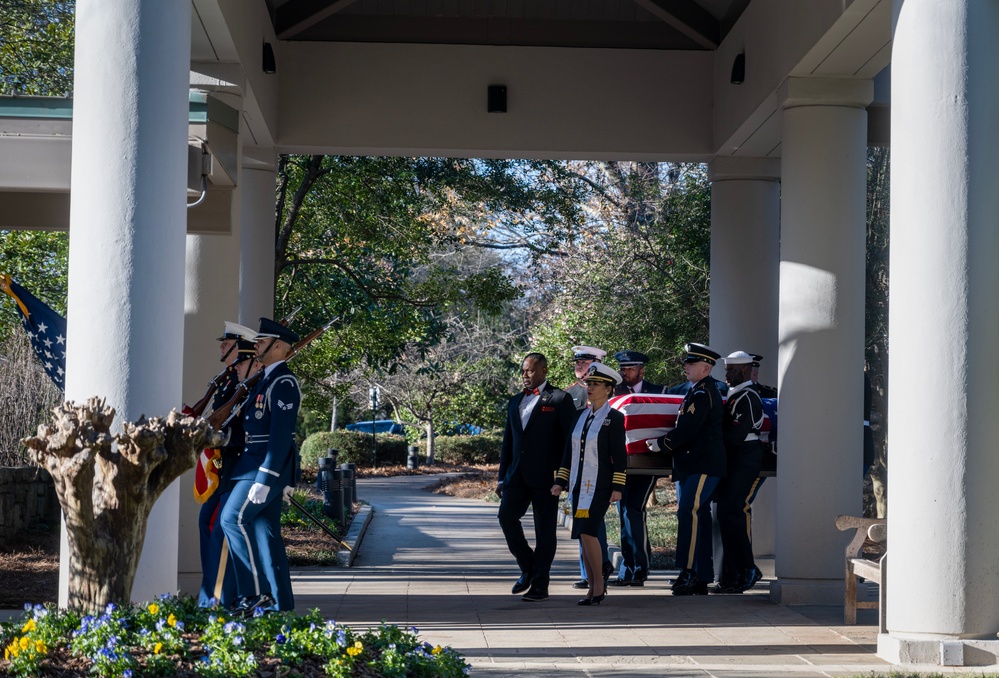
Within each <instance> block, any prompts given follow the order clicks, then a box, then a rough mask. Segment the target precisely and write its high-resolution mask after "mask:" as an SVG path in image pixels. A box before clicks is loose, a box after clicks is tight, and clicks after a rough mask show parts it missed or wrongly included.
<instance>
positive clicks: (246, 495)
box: [220, 319, 302, 610]
mask: <svg viewBox="0 0 999 678" xmlns="http://www.w3.org/2000/svg"><path fill="white" fill-rule="evenodd" d="M264 320H266V319H261V336H274V335H267V334H266V332H265V329H267V330H271V331H275V332H276V331H278V330H275V329H274V328H275V327H277V328H278V329H279V330H283V331H285V332H289V333H290V331H288V330H285V328H282V327H280V326H279V325H277V323H274V321H268V322H267V323H265V322H264ZM297 340H298V336H297V335H295V334H294V333H290V337H289V339H288V343H294V342H295V341H297ZM301 400H302V396H301V391H300V389H299V385H298V380H297V379H296V378H295V375H294V374H293V373H292V371H291V369H289V368H288V365H287V364H286V363H285V362H283V361H282V362H278V363H274V364H272V365H270V366H268V367H267V369H266V370H265V371H264V376H263V377H262V378H261V379H260V381H259V382H258V383H257V385H256V386H255V387H254V389H253V390H252V391H251V392H250V394H249V395H248V396H247V399H246V401H245V403H244V405H243V411H242V414H243V428H244V430H245V435H246V443H245V445H244V447H243V453H242V455H241V456H240V459H239V462H238V463H237V464H236V468H235V469H234V471H233V484H234V486H233V489H232V492H231V494H230V495H229V498H228V500H227V501H226V504H225V507H224V508H223V509H222V514H221V519H220V520H221V524H222V529H223V530H224V531H225V535H226V538H227V539H228V541H229V552H230V555H231V557H232V560H233V567H234V570H235V574H236V595H237V600H239V601H242V602H244V603H245V602H246V601H250V600H257V601H266V603H267V604H262V605H261V607H263V608H264V609H265V610H270V609H275V610H292V609H294V598H293V596H292V590H291V576H290V574H289V571H288V557H287V554H286V553H285V549H284V541H283V540H282V539H281V504H282V493H283V491H284V488H285V487H288V486H291V485H294V483H295V478H296V475H297V473H298V454H297V450H296V448H295V442H294V434H295V423H296V420H297V418H298V410H299V406H300V404H301ZM258 485H260V486H263V487H264V488H266V489H265V490H263V492H265V493H266V495H265V497H264V499H263V501H262V502H260V503H254V501H253V500H252V499H251V496H253V495H252V493H253V492H254V488H255V487H257V486H258ZM272 582H274V583H273V584H272ZM266 596H269V597H270V598H272V599H273V601H267V600H266V598H265V597H266Z"/></svg>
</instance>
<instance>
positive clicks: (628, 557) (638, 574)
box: [614, 351, 663, 586]
mask: <svg viewBox="0 0 999 678" xmlns="http://www.w3.org/2000/svg"><path fill="white" fill-rule="evenodd" d="M614 358H615V359H616V360H617V364H618V367H619V370H620V372H621V379H622V380H623V381H622V382H621V383H620V384H619V385H618V387H617V388H616V389H615V391H614V395H628V394H630V393H662V392H663V387H662V385H660V384H653V383H652V382H649V381H645V365H646V364H647V363H648V362H649V357H648V356H647V355H645V354H644V353H639V352H638V351H618V352H617V353H615V354H614ZM656 480H658V478H657V477H656V476H652V475H648V476H647V475H636V474H634V473H629V474H628V475H627V477H626V478H625V481H624V492H623V493H622V494H621V501H620V502H618V505H617V511H618V516H619V517H620V518H621V558H622V560H621V567H620V569H618V573H617V579H616V580H614V585H615V586H645V581H646V580H647V579H648V578H649V565H650V561H651V559H652V545H651V544H650V543H649V528H648V524H647V523H646V508H645V507H646V504H648V502H649V495H651V494H652V492H653V490H655V487H656Z"/></svg>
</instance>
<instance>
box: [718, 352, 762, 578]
mask: <svg viewBox="0 0 999 678" xmlns="http://www.w3.org/2000/svg"><path fill="white" fill-rule="evenodd" d="M752 363H753V356H751V355H750V354H749V353H746V352H745V351H736V352H735V353H732V354H731V355H729V356H728V357H727V358H725V381H727V382H728V386H729V390H728V401H727V402H726V403H725V419H724V422H723V427H722V430H723V435H724V441H725V452H726V454H727V456H728V467H727V473H726V475H725V478H724V479H723V480H722V481H721V483H720V484H719V485H718V490H717V491H716V493H715V499H716V501H717V503H718V511H717V520H718V528H719V530H720V531H721V540H722V569H721V571H722V576H721V581H720V582H719V583H718V586H716V587H715V588H714V591H715V592H716V593H742V592H743V591H746V590H748V589H750V588H752V587H753V585H754V584H756V582H758V581H759V580H760V579H761V578H762V577H763V573H762V572H760V569H759V568H758V567H756V563H755V562H754V561H753V537H752V535H753V522H752V521H753V509H752V508H751V504H752V501H753V499H755V498H756V493H757V491H758V490H759V486H760V483H762V482H763V481H762V479H761V478H760V469H761V467H762V465H763V447H762V445H760V431H761V430H762V428H763V401H762V400H760V395H759V394H758V393H757V392H756V390H755V389H754V388H753V382H752V378H751V371H752Z"/></svg>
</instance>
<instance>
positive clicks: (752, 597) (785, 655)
mask: <svg viewBox="0 0 999 678" xmlns="http://www.w3.org/2000/svg"><path fill="white" fill-rule="evenodd" d="M431 482H433V478H430V477H427V476H415V477H398V478H375V479H367V480H361V481H359V482H358V495H359V496H360V498H361V499H362V500H364V501H367V502H369V503H370V504H371V505H372V506H373V507H374V510H375V514H374V518H373V520H372V521H371V524H370V526H369V528H368V531H367V534H366V535H365V536H364V539H363V541H362V543H361V546H360V548H359V550H358V556H357V559H356V560H355V563H354V566H353V567H352V568H350V569H333V570H329V569H312V568H310V569H297V570H295V571H294V572H293V577H294V588H295V597H296V604H297V607H298V609H299V610H301V611H304V610H307V609H311V608H315V607H318V608H319V609H320V610H321V611H322V612H323V614H324V615H326V616H327V617H331V618H333V619H336V621H338V622H341V623H344V624H348V625H350V626H353V627H368V626H376V625H378V623H379V622H381V621H383V620H384V621H386V622H390V623H393V624H398V625H400V626H407V627H408V626H415V627H416V628H417V629H418V630H419V633H420V637H421V638H422V639H423V640H426V641H428V642H430V643H434V644H441V645H450V646H452V647H454V648H455V649H457V650H458V651H459V652H461V653H462V654H463V655H464V656H465V657H466V658H467V659H468V661H469V662H470V663H471V664H472V667H473V670H472V674H473V675H484V676H491V677H494V676H569V675H583V676H622V677H623V676H667V675H668V676H724V677H726V678H734V677H736V676H738V677H747V678H748V677H750V676H759V677H763V676H775V675H780V676H833V675H859V674H862V673H869V672H872V671H876V672H887V671H889V670H890V669H891V668H892V667H891V666H890V665H889V664H887V663H885V662H883V661H882V660H880V659H879V658H878V657H876V656H875V655H874V652H875V648H876V639H877V627H876V621H877V619H876V611H874V610H865V611H863V612H866V613H870V615H869V617H862V619H861V621H866V622H868V624H867V625H858V626H844V625H843V623H842V620H843V610H842V608H841V607H786V606H781V605H776V604H774V603H772V602H770V600H769V598H768V596H767V593H766V589H767V587H766V585H765V584H766V580H765V581H764V582H762V584H758V585H757V587H758V589H759V590H758V591H757V590H755V589H754V590H753V591H752V592H749V593H746V594H743V595H741V596H740V595H736V596H707V597H704V596H694V597H686V598H673V597H672V596H671V595H670V591H669V585H668V579H667V573H665V572H653V576H652V579H651V580H650V582H649V584H647V585H646V586H645V587H644V588H639V589H624V590H617V589H612V590H610V592H609V595H608V597H607V599H606V600H605V601H604V603H603V604H602V605H600V606H593V607H579V606H577V605H576V601H577V600H578V599H579V597H580V592H579V591H575V590H573V589H572V588H571V583H572V582H573V581H575V580H576V579H578V578H579V570H578V561H577V556H578V551H577V545H576V542H575V541H573V540H571V539H569V537H568V533H567V531H565V530H560V542H559V550H558V553H557V556H556V560H555V565H554V568H553V571H552V584H551V589H550V593H551V598H550V599H549V600H547V601H545V602H542V603H526V602H523V601H521V599H520V596H514V595H511V594H510V587H511V586H512V585H513V582H514V581H515V580H516V578H517V577H518V576H519V572H518V570H517V567H516V565H515V563H514V561H513V557H512V556H511V555H510V553H509V551H508V550H507V548H506V544H505V542H504V541H503V536H502V533H501V532H500V528H499V525H498V523H497V520H496V511H497V508H498V505H497V504H491V503H488V502H483V501H479V500H468V499H454V498H452V497H447V496H443V495H436V494H430V493H428V492H426V491H424V490H423V489H422V488H423V487H425V486H427V485H428V484H430V483H431ZM527 520H528V522H529V518H528V519H527ZM529 535H530V532H529ZM927 670H931V667H927ZM932 670H933V671H937V672H940V669H939V668H937V667H933V668H932Z"/></svg>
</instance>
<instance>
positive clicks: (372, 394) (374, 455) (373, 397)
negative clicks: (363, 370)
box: [368, 386, 379, 468]
mask: <svg viewBox="0 0 999 678" xmlns="http://www.w3.org/2000/svg"><path fill="white" fill-rule="evenodd" d="M378 396H379V389H378V387H377V386H372V387H371V388H370V389H369V390H368V399H369V400H370V402H371V465H372V466H373V467H375V468H377V467H378V446H377V443H376V442H375V410H377V409H378Z"/></svg>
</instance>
